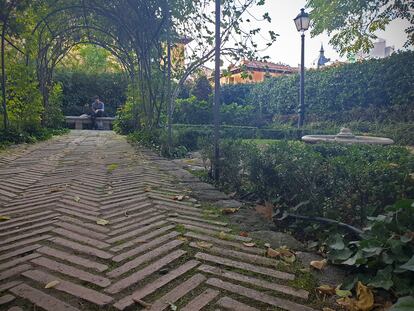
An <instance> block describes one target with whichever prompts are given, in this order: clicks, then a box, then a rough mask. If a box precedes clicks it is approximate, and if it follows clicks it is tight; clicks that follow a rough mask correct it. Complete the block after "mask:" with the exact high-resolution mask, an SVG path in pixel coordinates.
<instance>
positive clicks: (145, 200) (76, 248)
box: [0, 131, 313, 311]
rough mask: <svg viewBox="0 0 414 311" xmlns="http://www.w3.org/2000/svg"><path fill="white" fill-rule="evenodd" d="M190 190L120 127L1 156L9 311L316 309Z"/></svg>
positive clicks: (1, 294)
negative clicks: (118, 131)
mask: <svg viewBox="0 0 414 311" xmlns="http://www.w3.org/2000/svg"><path fill="white" fill-rule="evenodd" d="M183 193H184V189H182V187H181V186H180V185H179V183H178V182H177V180H176V179H174V178H173V177H172V176H170V175H169V174H167V173H165V172H164V171H162V170H159V169H157V167H156V165H154V163H152V162H151V161H150V160H149V158H148V157H147V156H146V155H145V153H142V154H141V153H139V152H136V151H135V150H134V149H133V148H132V147H131V146H130V145H129V144H128V143H127V142H126V141H125V139H124V138H122V137H120V136H117V135H116V134H114V133H112V132H93V131H73V132H71V133H70V134H68V135H65V136H62V137H59V138H55V139H53V140H51V141H48V142H44V143H40V144H36V145H33V146H30V147H29V148H27V149H24V150H20V149H17V150H16V151H13V152H12V153H6V154H0V215H2V216H8V217H10V219H9V220H6V221H2V222H0V310H10V311H13V310H14V311H17V310H39V309H40V310H42V309H44V310H48V311H60V310H65V311H70V310H98V309H104V310H143V309H145V310H176V309H177V310H187V311H196V310H237V311H244V310H246V311H248V310H279V309H283V310H292V311H296V310H303V311H308V310H313V309H312V308H310V307H309V306H307V299H308V294H309V293H308V292H306V291H305V290H303V289H297V288H294V287H292V286H291V283H292V281H293V280H294V279H295V275H293V274H291V273H287V272H283V271H280V270H279V269H278V267H279V263H278V261H276V260H274V259H272V258H267V257H265V250H263V249H260V248H257V247H247V246H245V245H243V242H249V241H250V239H249V238H246V237H242V236H239V235H237V234H234V232H232V230H231V228H229V226H228V225H227V224H226V223H225V222H223V221H218V220H217V219H215V218H213V217H208V214H207V213H205V211H204V210H203V209H201V208H200V205H199V204H196V202H195V200H191V199H190V198H187V199H186V200H183V201H177V200H174V197H175V196H177V195H183ZM97 221H98V222H102V221H103V224H102V223H101V224H98V223H97ZM105 222H108V223H107V224H105ZM223 236H224V237H225V238H223ZM51 282H52V283H51ZM47 284H48V285H49V286H51V285H52V286H51V287H49V288H46V287H48V286H46V285H47Z"/></svg>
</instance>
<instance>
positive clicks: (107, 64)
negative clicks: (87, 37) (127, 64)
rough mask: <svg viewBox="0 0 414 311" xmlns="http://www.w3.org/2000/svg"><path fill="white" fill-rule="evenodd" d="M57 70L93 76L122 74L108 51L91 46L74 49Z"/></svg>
mask: <svg viewBox="0 0 414 311" xmlns="http://www.w3.org/2000/svg"><path fill="white" fill-rule="evenodd" d="M58 68H60V69H61V70H68V71H75V72H77V71H81V72H84V73H86V74H94V75H96V74H102V73H115V72H118V73H120V72H122V69H121V66H120V65H119V63H118V62H117V61H116V59H115V58H114V57H113V56H112V55H111V53H110V52H109V51H108V50H105V49H104V48H102V47H100V46H96V45H91V44H80V45H77V46H76V47H74V48H73V49H72V50H71V52H70V54H69V55H67V56H66V57H65V58H64V59H63V60H62V62H61V63H60V64H59V67H58Z"/></svg>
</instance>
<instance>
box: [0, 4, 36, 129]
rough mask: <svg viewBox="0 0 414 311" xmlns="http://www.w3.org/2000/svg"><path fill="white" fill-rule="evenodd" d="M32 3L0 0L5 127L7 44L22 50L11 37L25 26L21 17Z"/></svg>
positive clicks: (5, 120) (4, 120) (6, 125)
mask: <svg viewBox="0 0 414 311" xmlns="http://www.w3.org/2000/svg"><path fill="white" fill-rule="evenodd" d="M29 5H30V1H27V0H24V1H18V0H11V1H6V0H0V22H1V30H0V33H1V48H0V50H1V52H0V54H1V55H0V58H1V93H2V109H3V122H4V128H5V129H7V127H8V116H7V103H6V98H7V94H6V93H7V87H6V83H7V78H6V59H5V54H6V44H9V45H10V46H11V47H12V48H14V49H17V50H19V52H21V53H22V51H21V50H20V49H19V48H18V47H16V46H15V45H14V44H13V43H12V42H11V41H12V40H11V38H10V37H13V36H16V35H18V33H19V31H20V30H21V28H23V27H24V25H23V23H22V20H21V19H19V17H21V15H20V14H21V13H22V12H23V11H24V10H25V9H27V7H28V6H29Z"/></svg>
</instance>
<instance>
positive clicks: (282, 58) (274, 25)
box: [251, 0, 408, 67]
mask: <svg viewBox="0 0 414 311" xmlns="http://www.w3.org/2000/svg"><path fill="white" fill-rule="evenodd" d="M305 4H306V0H267V1H266V4H265V6H263V7H255V8H252V9H251V13H252V14H253V15H255V16H262V15H263V13H264V12H269V14H270V16H271V18H272V22H271V23H270V24H269V23H260V25H262V26H263V25H266V24H267V25H266V27H263V28H262V29H263V31H264V33H267V32H268V30H273V31H275V32H276V33H277V34H279V37H278V39H277V41H276V42H275V43H274V44H273V46H272V47H271V48H269V49H268V50H266V52H264V53H262V54H264V55H268V56H270V61H272V62H276V63H277V62H282V63H286V64H289V65H291V66H298V64H299V63H300V44H301V42H300V33H299V32H298V31H297V30H296V27H295V24H294V22H293V19H294V18H295V17H296V16H297V15H298V14H299V12H300V9H301V8H303V7H305ZM407 25H408V22H405V21H401V20H398V21H397V20H396V21H393V22H392V23H391V24H390V25H389V26H388V27H387V29H386V31H385V32H383V31H382V32H378V34H377V35H378V36H379V37H380V38H383V39H385V40H386V42H387V46H395V49H396V50H398V49H403V45H404V42H405V40H406V35H405V33H404V29H405V28H406V27H407ZM305 34H306V39H305V40H306V41H305V66H306V67H311V66H312V63H313V62H314V61H315V59H317V57H318V55H319V50H320V47H321V43H323V46H324V49H325V56H326V57H328V58H330V59H331V60H340V57H339V53H337V52H336V51H335V50H334V49H333V47H331V46H329V44H328V42H329V39H330V38H329V37H328V35H327V34H322V35H319V36H317V37H314V38H311V37H310V33H309V31H307V32H306V33H305Z"/></svg>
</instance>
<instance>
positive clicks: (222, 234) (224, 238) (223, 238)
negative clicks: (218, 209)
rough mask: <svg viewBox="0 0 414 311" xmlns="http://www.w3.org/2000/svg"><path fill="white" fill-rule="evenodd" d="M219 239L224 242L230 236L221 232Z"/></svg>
mask: <svg viewBox="0 0 414 311" xmlns="http://www.w3.org/2000/svg"><path fill="white" fill-rule="evenodd" d="M218 237H219V239H222V240H227V238H228V236H227V234H226V233H225V232H224V231H220V233H219V234H218Z"/></svg>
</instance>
